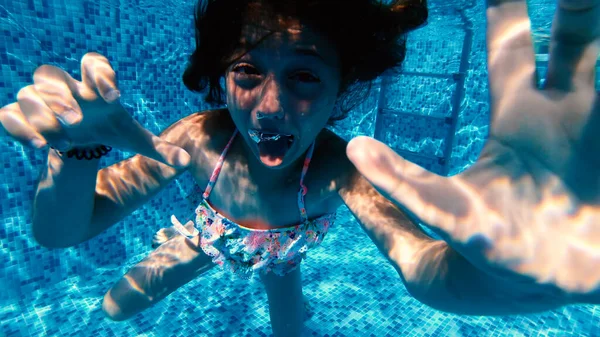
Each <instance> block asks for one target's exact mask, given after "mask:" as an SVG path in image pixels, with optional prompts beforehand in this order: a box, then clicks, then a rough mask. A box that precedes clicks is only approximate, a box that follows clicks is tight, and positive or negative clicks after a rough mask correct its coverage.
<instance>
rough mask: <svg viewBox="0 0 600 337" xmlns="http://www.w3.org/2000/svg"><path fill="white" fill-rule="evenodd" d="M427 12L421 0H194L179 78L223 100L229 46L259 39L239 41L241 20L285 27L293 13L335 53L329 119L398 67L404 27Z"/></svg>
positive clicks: (407, 28) (191, 87) (211, 101)
mask: <svg viewBox="0 0 600 337" xmlns="http://www.w3.org/2000/svg"><path fill="white" fill-rule="evenodd" d="M388 2H389V0H388ZM427 15H428V11H427V1H426V0H395V1H394V0H392V1H391V4H383V3H382V0H353V1H340V0H198V3H197V4H196V8H195V12H194V23H195V30H196V50H195V51H194V52H193V53H192V55H190V57H189V63H188V65H187V68H186V70H185V72H184V73H183V83H184V84H185V86H186V87H187V88H188V89H189V90H191V91H195V92H204V91H205V90H206V88H207V87H208V92H207V94H206V96H205V98H204V100H205V102H207V103H209V104H224V103H225V99H226V96H225V89H224V88H223V87H222V86H221V83H220V80H221V78H222V77H223V76H224V75H225V71H226V69H227V67H228V66H229V65H230V64H231V62H232V61H231V56H232V54H233V51H234V50H235V49H237V48H239V47H242V48H243V50H244V51H245V52H248V51H250V50H251V49H252V48H254V47H256V45H258V43H260V41H262V39H259V40H258V42H257V43H255V44H254V45H247V46H240V42H239V41H240V36H241V32H242V27H243V25H244V24H245V23H254V24H256V23H263V24H264V23H268V27H276V29H285V28H286V22H285V19H286V18H293V19H294V18H295V19H299V20H300V21H301V22H305V23H306V24H308V25H310V26H311V28H312V29H314V30H316V31H317V32H319V33H321V34H323V36H324V37H325V38H327V39H328V40H329V41H330V42H331V43H332V44H333V45H334V46H335V47H336V48H337V51H338V54H339V55H340V61H341V74H342V82H341V86H340V91H339V95H338V101H337V103H336V110H337V111H336V113H335V114H333V116H332V117H331V119H330V121H329V124H332V123H333V122H334V121H336V120H341V119H343V118H345V117H346V116H347V114H348V112H349V111H350V110H351V109H352V108H353V107H355V106H356V105H357V104H358V103H360V102H361V101H362V100H363V99H364V98H365V95H368V94H369V90H370V89H371V84H372V81H373V80H374V79H376V78H377V77H378V76H379V75H381V74H382V73H383V72H384V71H386V70H388V69H399V68H400V66H401V64H402V61H403V60H404V57H405V54H406V33H408V32H410V31H412V30H414V29H416V28H418V27H420V26H422V25H423V24H424V23H425V22H426V20H427ZM273 32H274V31H270V33H273ZM270 33H267V34H266V36H265V37H267V36H268V35H270ZM240 57H241V55H240ZM357 93H358V94H357Z"/></svg>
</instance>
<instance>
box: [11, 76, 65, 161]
mask: <svg viewBox="0 0 600 337" xmlns="http://www.w3.org/2000/svg"><path fill="white" fill-rule="evenodd" d="M17 100H18V102H19V109H20V110H21V112H22V113H23V116H24V119H25V121H26V123H27V124H29V125H30V126H31V127H32V128H33V129H34V130H35V131H36V132H38V133H39V134H41V135H42V136H43V137H44V139H45V140H46V141H47V142H48V143H49V144H51V145H52V146H54V147H57V148H59V149H64V148H66V147H68V146H69V142H68V137H67V135H66V134H65V132H64V128H63V125H62V124H61V122H60V121H59V120H58V119H57V118H56V115H55V114H54V111H52V110H50V108H49V107H48V106H47V105H46V102H45V101H44V100H43V99H42V97H41V96H40V94H39V93H38V92H37V91H36V90H35V87H34V86H33V85H28V86H26V87H23V88H22V89H21V90H19V92H18V93H17Z"/></svg>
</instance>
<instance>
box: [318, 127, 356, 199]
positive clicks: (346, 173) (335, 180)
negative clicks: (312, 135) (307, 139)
mask: <svg viewBox="0 0 600 337" xmlns="http://www.w3.org/2000/svg"><path fill="white" fill-rule="evenodd" d="M317 144H318V146H316V147H315V158H318V162H319V167H320V168H322V169H323V171H325V172H327V173H328V174H327V175H328V176H329V177H330V179H331V187H332V188H333V189H335V191H336V192H337V193H339V192H340V190H343V189H345V188H347V187H348V185H349V184H350V183H351V181H352V180H353V179H354V177H355V176H356V174H357V172H358V171H357V170H356V168H355V167H354V164H352V162H351V161H350V159H348V156H347V155H346V147H347V145H348V141H346V140H345V139H343V138H342V137H340V136H338V135H337V134H335V133H334V132H333V131H331V130H328V129H324V130H323V131H322V132H321V133H320V134H319V136H318V138H317Z"/></svg>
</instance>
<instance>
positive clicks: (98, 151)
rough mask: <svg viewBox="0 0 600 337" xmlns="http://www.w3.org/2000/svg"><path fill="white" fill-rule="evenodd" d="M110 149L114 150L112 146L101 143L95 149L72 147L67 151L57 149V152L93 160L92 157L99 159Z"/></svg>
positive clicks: (78, 158) (71, 156) (70, 156)
mask: <svg viewBox="0 0 600 337" xmlns="http://www.w3.org/2000/svg"><path fill="white" fill-rule="evenodd" d="M51 148H52V149H55V148H53V147H51ZM55 150H56V149H55ZM110 150H112V147H110V146H106V145H100V146H98V147H97V148H95V149H78V148H74V149H71V150H69V151H67V152H64V151H60V150H56V152H58V154H59V155H61V156H64V155H65V153H66V154H67V157H68V158H73V157H75V158H76V159H77V160H83V159H85V160H92V159H94V158H95V159H99V158H101V157H103V156H105V155H107V154H108V153H109V152H110Z"/></svg>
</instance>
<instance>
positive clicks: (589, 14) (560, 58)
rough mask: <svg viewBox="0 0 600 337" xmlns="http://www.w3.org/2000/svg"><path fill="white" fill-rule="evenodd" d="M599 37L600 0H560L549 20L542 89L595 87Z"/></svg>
mask: <svg viewBox="0 0 600 337" xmlns="http://www.w3.org/2000/svg"><path fill="white" fill-rule="evenodd" d="M599 36H600V0H559V1H558V8H557V10H556V13H555V16H554V22H553V23H552V34H551V41H550V59H549V61H548V73H547V75H546V84H545V88H547V89H548V88H553V89H558V90H565V91H567V90H571V87H572V86H573V85H578V84H581V85H585V86H588V87H592V88H593V87H594V81H595V75H596V69H595V68H596V60H597V58H598V43H599V42H600V41H599Z"/></svg>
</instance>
